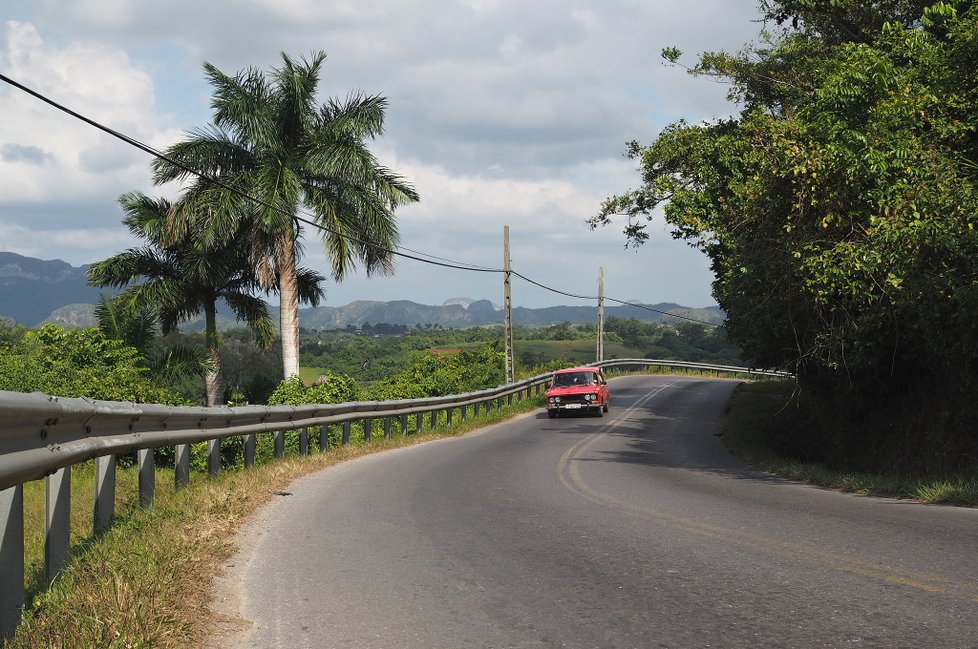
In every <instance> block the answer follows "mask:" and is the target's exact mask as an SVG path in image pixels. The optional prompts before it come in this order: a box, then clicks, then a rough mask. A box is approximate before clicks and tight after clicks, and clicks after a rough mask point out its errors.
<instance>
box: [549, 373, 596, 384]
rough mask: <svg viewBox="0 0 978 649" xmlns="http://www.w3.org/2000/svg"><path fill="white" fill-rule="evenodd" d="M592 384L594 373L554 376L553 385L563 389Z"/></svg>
mask: <svg viewBox="0 0 978 649" xmlns="http://www.w3.org/2000/svg"><path fill="white" fill-rule="evenodd" d="M589 383H594V372H564V373H563V374H554V385H555V386H557V387H565V386H568V385H587V384H589Z"/></svg>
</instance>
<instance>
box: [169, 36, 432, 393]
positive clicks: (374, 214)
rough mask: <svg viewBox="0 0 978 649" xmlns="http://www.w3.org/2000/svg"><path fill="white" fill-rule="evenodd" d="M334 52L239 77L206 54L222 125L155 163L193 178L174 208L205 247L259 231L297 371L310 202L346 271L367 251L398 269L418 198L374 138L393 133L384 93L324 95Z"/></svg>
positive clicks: (286, 365) (285, 355)
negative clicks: (322, 81)
mask: <svg viewBox="0 0 978 649" xmlns="http://www.w3.org/2000/svg"><path fill="white" fill-rule="evenodd" d="M325 58H326V55H325V54H323V53H321V52H320V53H316V54H314V55H313V56H312V57H311V58H310V59H308V60H307V59H305V58H303V59H301V60H299V61H295V60H293V59H292V58H290V57H288V56H286V55H285V54H284V53H283V54H282V66H281V67H280V68H273V69H271V71H270V72H269V74H268V75H266V74H264V73H263V72H261V71H260V70H257V69H254V68H249V69H246V70H245V71H243V72H241V73H239V74H238V75H236V76H234V77H230V76H228V75H226V74H224V73H223V72H221V71H220V70H218V69H217V68H216V67H214V66H213V65H211V64H209V63H205V64H204V69H205V72H206V75H207V78H208V80H209V81H210V83H211V85H212V86H213V87H214V95H213V98H212V107H213V109H214V117H213V127H210V128H201V129H196V130H194V131H192V132H191V133H190V137H189V138H188V139H187V140H186V141H184V142H180V143H178V144H176V145H174V146H172V147H170V148H169V149H168V150H167V157H166V158H165V159H159V160H157V161H156V162H155V163H154V164H155V179H156V181H157V182H158V183H165V182H168V181H171V180H176V179H184V180H186V179H188V178H189V179H192V180H194V183H193V184H192V185H191V187H190V188H189V189H188V190H187V192H186V193H185V194H184V200H183V201H182V202H181V207H180V208H179V209H176V210H174V211H173V213H172V215H171V216H172V224H173V225H174V226H175V227H177V228H182V227H184V228H189V230H190V231H198V232H200V233H201V237H200V239H199V241H200V243H201V244H202V246H204V247H205V248H209V247H213V246H218V247H220V246H224V245H226V243H227V241H228V239H229V238H230V237H231V236H233V235H234V234H235V233H238V232H247V233H248V234H249V243H250V245H249V246H248V248H247V249H248V250H249V255H250V258H251V262H252V267H253V268H254V269H255V271H256V273H257V276H258V278H259V279H260V281H261V282H262V285H263V286H264V287H265V288H266V289H270V288H272V287H273V286H275V287H277V288H278V291H279V297H280V303H281V309H280V314H281V316H280V317H281V327H280V329H281V335H282V363H283V369H284V375H285V377H286V378H288V377H290V376H292V375H297V374H298V372H299V298H300V295H299V291H298V286H297V277H296V265H297V261H298V259H299V257H300V256H301V246H300V239H301V234H302V227H301V226H302V223H303V221H304V219H303V220H300V218H299V217H300V216H301V214H300V209H304V210H306V211H308V213H310V214H311V215H312V217H311V218H312V219H313V220H314V221H315V224H316V226H317V228H318V231H317V234H318V235H319V236H320V237H321V238H322V240H323V243H324V245H325V251H326V255H327V257H328V259H329V261H330V263H331V265H332V275H333V278H334V279H335V280H337V281H340V280H342V279H343V278H344V277H345V276H346V275H347V274H348V273H350V272H351V271H352V270H353V269H354V268H355V266H356V264H357V263H358V262H362V263H363V265H364V267H365V269H366V271H367V272H368V273H373V272H378V271H380V272H393V268H394V264H393V261H394V260H393V255H392V251H393V249H394V247H395V246H396V245H397V242H398V232H397V225H396V222H395V219H394V210H395V208H397V207H398V206H400V205H403V204H405V203H408V202H411V201H416V200H418V196H417V194H416V193H415V191H414V189H413V188H412V187H411V186H410V185H409V184H408V183H407V182H405V181H404V180H403V179H402V178H400V177H399V176H397V175H396V174H394V173H393V172H391V171H390V170H389V169H386V168H385V167H383V166H382V165H381V164H379V163H378V161H377V160H376V159H375V158H374V156H373V154H371V152H370V151H369V149H368V148H367V146H366V142H367V140H370V139H373V138H375V137H377V136H379V135H381V134H382V132H383V123H384V110H385V108H386V100H385V99H384V98H383V97H381V96H364V95H361V94H350V95H349V96H348V97H347V99H346V100H338V99H330V100H328V101H327V102H325V103H324V104H322V105H321V106H317V105H316V93H317V88H318V85H319V73H320V67H321V65H322V63H323V61H324V60H325ZM188 168H190V169H193V170H195V171H197V172H199V173H201V174H204V176H205V177H204V178H200V177H197V176H194V175H193V174H191V173H190V172H188V171H187V169H188ZM211 179H214V180H216V181H218V182H212V181H211ZM184 208H185V209H184Z"/></svg>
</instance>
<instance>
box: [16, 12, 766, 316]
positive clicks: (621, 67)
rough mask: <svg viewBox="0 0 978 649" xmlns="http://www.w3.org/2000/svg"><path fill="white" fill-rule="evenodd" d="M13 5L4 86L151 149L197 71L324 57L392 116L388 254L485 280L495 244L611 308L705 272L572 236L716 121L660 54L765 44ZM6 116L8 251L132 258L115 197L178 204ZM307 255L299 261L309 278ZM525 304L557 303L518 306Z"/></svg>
mask: <svg viewBox="0 0 978 649" xmlns="http://www.w3.org/2000/svg"><path fill="white" fill-rule="evenodd" d="M11 1H12V3H13V4H12V5H11V6H10V8H9V10H8V11H9V13H8V15H9V16H13V17H15V18H16V20H11V21H9V22H8V23H6V25H5V26H4V27H3V29H2V30H0V69H3V70H4V72H5V74H8V75H10V76H12V77H14V78H15V79H17V80H19V81H22V82H24V83H25V84H27V85H29V86H31V87H33V88H35V89H37V90H38V91H40V92H42V93H44V94H46V95H49V96H51V97H52V98H54V99H56V100H58V101H61V102H63V103H65V104H66V105H68V106H70V107H71V108H73V109H76V110H78V111H80V112H82V113H85V114H86V115H89V116H90V117H92V118H94V119H97V120H99V121H101V122H104V123H106V124H107V125H110V126H112V127H113V128H116V129H118V130H120V131H123V132H125V133H127V134H129V135H132V136H134V137H136V138H138V139H140V140H142V141H145V142H147V143H149V144H151V145H152V146H154V147H156V148H159V149H163V148H166V147H167V146H169V145H170V144H172V143H174V142H175V141H177V140H178V139H180V138H181V137H182V131H184V130H185V129H188V128H190V127H194V126H198V125H202V124H204V123H205V122H206V120H207V119H208V117H209V113H208V108H207V105H208V97H209V92H210V89H209V88H208V87H207V85H206V83H205V82H204V80H203V74H202V71H201V62H202V61H203V60H208V61H210V62H212V63H214V64H215V65H217V66H218V67H220V68H221V69H222V70H224V71H225V72H228V73H235V72H237V71H239V70H242V69H244V68H245V67H248V66H256V67H259V68H262V69H268V68H269V67H270V66H274V65H278V64H279V63H280V58H279V53H280V52H281V51H282V50H285V51H286V52H287V53H289V54H290V55H293V56H301V55H304V54H309V53H310V52H313V51H317V50H325V51H326V52H327V54H328V58H327V61H326V63H325V64H324V67H323V74H322V83H321V90H322V93H323V95H324V96H327V95H329V96H337V95H338V96H344V95H346V94H347V93H348V92H349V91H352V90H363V91H364V92H367V93H380V94H383V95H384V96H386V97H387V98H388V99H389V109H388V114H387V127H388V128H387V133H386V135H385V136H384V137H383V138H381V139H380V140H378V141H377V142H376V143H374V146H373V148H374V149H375V150H376V151H378V154H379V156H380V157H381V159H382V160H383V161H384V162H385V163H386V164H388V165H389V166H390V167H391V168H392V169H394V170H395V171H397V172H398V173H400V174H402V175H403V176H404V177H406V178H407V179H408V180H409V181H411V182H412V183H413V184H414V185H415V186H416V187H417V189H418V190H419V192H420V193H421V197H422V202H421V203H420V204H418V205H412V206H409V207H407V208H404V209H403V210H401V211H400V212H399V222H400V228H401V232H402V241H403V243H404V245H406V246H408V247H411V248H413V249H416V250H421V251H426V252H430V253H432V254H439V255H441V256H444V257H448V258H453V259H458V260H462V261H466V262H469V263H474V264H481V265H486V266H492V267H498V266H499V265H501V237H502V227H503V225H510V226H511V229H512V237H513V257H514V264H517V265H518V266H519V267H520V268H522V269H523V270H524V271H526V272H527V273H528V274H530V275H532V276H534V277H539V279H540V280H541V281H543V282H544V283H547V284H550V285H553V286H557V287H562V286H564V283H565V282H566V283H567V284H569V285H571V286H573V287H581V286H584V287H589V286H590V287H593V286H594V284H595V281H596V280H595V277H596V272H597V270H596V269H597V266H599V265H604V266H605V267H606V274H607V277H608V286H609V294H610V293H612V292H614V293H616V294H618V296H619V297H622V296H627V297H628V298H633V297H638V298H643V299H649V300H651V301H659V300H660V299H661V300H669V301H677V302H683V301H687V302H690V303H693V304H695V305H703V304H705V303H707V302H708V301H709V282H710V276H709V273H708V271H707V268H706V266H707V262H706V260H705V258H703V257H702V256H701V255H699V254H698V253H696V252H694V251H691V250H689V249H688V248H687V246H685V244H683V243H682V242H676V241H672V240H671V238H670V236H669V234H668V231H667V230H666V229H665V227H664V226H663V224H662V223H661V221H656V222H655V223H654V224H653V225H652V229H651V231H652V234H653V238H652V241H651V242H650V243H649V244H647V245H646V247H645V248H644V249H643V250H641V251H639V252H637V253H635V252H625V251H623V249H622V248H623V244H624V240H623V239H622V237H621V234H620V232H619V231H618V229H617V228H615V227H609V228H605V229H602V230H598V231H596V232H590V231H589V230H588V228H587V226H586V225H585V223H584V221H585V219H587V218H588V217H589V216H591V215H592V214H593V213H594V212H595V211H596V210H597V209H598V205H599V203H600V201H601V200H602V199H603V198H605V197H606V196H608V195H609V194H614V193H617V192H620V191H623V190H625V189H627V188H629V187H632V186H634V185H635V184H637V183H638V182H639V177H638V174H637V173H636V172H635V170H634V165H633V163H632V162H630V161H627V160H624V159H623V158H622V157H621V153H622V151H623V149H624V145H625V142H627V141H628V140H631V139H639V140H649V139H651V138H652V137H653V136H654V135H655V133H656V132H657V131H658V130H659V129H661V128H662V127H663V126H664V125H665V124H667V123H669V122H671V121H674V120H676V119H678V118H679V117H686V118H688V119H690V121H693V122H696V121H700V120H701V119H705V118H709V117H712V116H717V115H723V114H726V113H728V112H729V111H730V107H729V106H727V105H726V103H725V100H724V93H725V88H724V87H723V86H719V85H717V84H713V83H710V82H709V81H706V80H697V79H691V78H689V77H688V76H687V75H686V74H685V73H684V72H683V71H682V70H680V69H676V68H670V67H667V66H664V65H663V64H662V62H661V58H660V56H659V52H660V50H661V49H662V48H663V47H665V46H670V45H675V46H677V47H679V48H681V49H683V50H684V51H686V52H687V53H689V54H691V55H692V54H695V53H696V52H698V51H702V50H715V49H728V50H729V49H737V48H739V47H740V45H742V44H743V43H744V42H746V41H747V40H749V39H751V38H752V37H753V36H754V35H755V33H756V32H757V30H758V27H759V26H758V25H755V24H752V23H751V22H750V19H751V18H752V17H753V13H754V12H752V11H751V10H750V5H749V4H748V3H739V2H738V3H735V2H729V1H727V0H699V1H698V2H694V3H690V2H688V1H683V2H680V1H679V0H658V1H657V2H654V3H652V2H647V1H646V0H607V1H605V2H601V3H585V2H570V3H569V2H567V1H566V0H539V1H536V2H532V3H529V2H523V1H522V0H455V1H445V0H415V1H413V2H409V3H406V2H402V1H400V0H358V1H354V0H244V1H241V2H235V3H233V4H232V3H230V2H227V1H226V0H215V1H213V2H207V3H201V2H198V1H197V0H193V1H191V0H169V1H168V2H160V3H151V2H142V1H137V0H30V1H28V0H11ZM188 16H193V19H192V20H188V18H187V17H188ZM0 114H2V115H3V116H4V119H3V120H2V121H0V236H2V241H3V242H4V243H3V244H2V247H4V248H6V249H10V250H13V251H15V252H21V253H22V254H33V255H34V256H39V257H44V258H58V257H60V258H64V259H65V260H66V261H70V262H71V263H76V264H78V263H85V262H90V261H95V260H96V259H101V258H104V257H105V256H107V255H109V254H112V253H114V252H118V251H119V250H121V249H122V248H124V247H126V246H128V245H131V244H130V242H129V241H128V233H127V232H126V230H125V229H124V228H123V227H122V226H121V224H119V218H120V216H121V214H120V213H119V210H118V207H117V206H116V204H115V199H116V197H117V196H118V195H119V194H121V193H123V192H127V191H132V190H136V189H139V190H143V191H147V192H150V193H156V194H166V195H171V196H172V193H173V190H174V188H172V187H168V188H153V187H152V186H151V185H150V173H149V157H148V156H146V155H145V154H143V153H140V152H138V151H136V150H134V149H132V148H130V147H127V146H126V145H123V144H121V143H119V142H117V141H115V140H113V139H112V138H111V137H109V136H108V135H106V134H103V133H100V132H99V131H96V130H94V129H93V128H91V127H89V126H86V125H83V124H81V123H80V122H78V121H77V120H74V119H73V118H70V117H68V116H66V115H64V114H61V113H59V112H57V111H55V110H54V109H53V108H51V107H49V106H46V105H44V104H42V103H40V102H39V101H38V100H37V99H34V98H31V97H29V96H27V95H25V94H23V93H21V92H19V91H16V90H14V89H12V88H9V87H5V86H0ZM309 236H311V235H310V233H307V241H306V260H305V261H306V263H307V264H309V265H318V266H320V267H324V266H325V264H324V263H323V261H322V259H321V254H320V251H319V247H318V245H317V244H316V242H315V240H314V239H310V238H308V237H309ZM29 251H33V252H29ZM85 254H90V255H91V257H90V258H87V259H86V258H84V256H85ZM571 258H573V259H575V260H576V262H577V263H574V264H565V263H564V262H565V260H567V259H571ZM496 284H497V282H496V278H495V277H492V276H480V275H478V274H470V273H464V272H450V271H445V270H442V269H436V268H433V267H429V266H424V265H421V264H418V263H417V262H411V261H408V260H402V262H401V263H400V264H399V272H398V275H397V276H396V277H395V278H382V279H370V280H365V279H363V278H360V277H354V278H352V279H351V280H349V281H348V282H346V283H345V284H344V285H343V286H339V287H329V288H328V292H329V303H331V304H338V303H345V302H346V301H350V300H351V299H357V298H373V299H394V298H398V297H400V298H408V299H416V300H419V301H429V302H440V301H443V300H444V299H447V298H449V297H455V296H458V295H466V296H468V297H473V298H482V297H488V298H490V299H495V300H497V301H498V299H499V295H501V288H498V290H497V286H496ZM612 287H614V288H612ZM518 290H520V289H518ZM524 290H525V292H523V291H524ZM520 294H521V295H523V296H526V299H528V300H529V299H532V300H534V301H537V302H540V303H545V304H556V303H561V302H562V301H565V300H564V298H561V297H558V296H552V295H549V294H544V293H542V292H541V291H540V290H539V289H533V288H531V287H528V286H527V287H524V289H522V290H520ZM683 295H687V296H689V299H688V300H684V299H683V298H682V296H683ZM530 296H532V297H530Z"/></svg>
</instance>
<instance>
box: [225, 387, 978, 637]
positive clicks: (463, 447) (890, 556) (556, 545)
mask: <svg viewBox="0 0 978 649" xmlns="http://www.w3.org/2000/svg"><path fill="white" fill-rule="evenodd" d="M735 386H736V383H735V382H732V381H721V380H700V379H686V378H677V377H623V378H617V379H614V380H613V381H612V382H611V389H612V402H611V412H610V413H609V414H607V415H605V416H604V417H603V418H601V417H560V418H558V419H555V420H550V419H547V416H546V413H545V411H543V410H540V411H538V412H534V413H532V414H530V415H527V416H522V417H519V418H517V419H515V420H513V421H511V422H508V423H505V424H501V425H497V426H494V427H491V428H488V429H485V430H483V431H480V432H478V433H474V434H471V435H468V436H465V437H462V438H457V439H447V440H443V441H437V442H433V443H430V444H424V445H421V446H417V447H412V448H408V449H402V450H398V451H393V452H388V453H381V454H377V455H373V456H369V457H366V458H363V459H360V460H357V461H353V462H349V463H346V464H343V465H340V466H337V467H335V468H332V469H328V470H326V471H323V472H321V473H319V474H317V475H314V476H309V477H307V478H304V479H302V480H300V481H298V482H296V483H295V484H293V485H292V486H291V487H290V489H289V491H290V492H291V494H292V495H290V496H285V497H282V498H278V499H276V500H275V502H274V503H273V504H272V505H271V506H270V507H268V508H267V509H266V510H264V511H263V512H262V514H261V516H260V517H259V520H258V521H257V522H256V523H255V524H254V525H253V526H252V527H251V528H250V530H249V531H248V532H246V533H245V534H244V535H243V537H242V538H243V539H247V542H246V545H245V547H244V549H243V551H242V553H241V555H239V557H237V558H236V560H235V562H234V563H235V564H236V565H237V566H238V568H237V569H236V572H234V573H233V574H234V576H235V579H237V580H239V581H238V585H239V586H240V590H239V592H240V593H241V597H240V600H239V601H237V602H236V603H234V604H235V605H236V611H237V612H238V613H239V615H241V617H243V618H245V619H247V620H249V621H250V630H248V631H247V632H246V633H244V634H242V635H240V636H238V637H237V638H232V639H231V640H233V644H234V646H236V647H261V648H276V647H281V648H289V649H293V648H300V647H315V648H317V649H319V648H332V647H357V648H387V647H390V648H395V647H396V648H398V649H413V648H417V649H422V648H423V649H432V648H444V649H456V648H465V647H479V648H490V647H492V648H503V647H615V648H618V647H636V648H643V649H644V648H648V647H978V543H976V542H978V511H976V510H971V509H963V508H952V507H939V506H928V505H921V504H915V503H908V502H898V501H891V500H884V499H877V498H867V497H859V496H853V495H846V494H839V493H835V492H831V491H828V490H823V489H817V488H813V487H808V486H803V485H798V484H794V483H791V482H788V481H784V480H780V479H777V478H774V477H771V476H768V475H765V474H762V473H759V472H756V471H754V470H751V469H749V468H748V467H745V466H744V465H742V464H741V463H739V462H738V461H736V460H735V459H733V458H732V457H731V456H730V455H729V454H728V453H727V452H726V451H725V449H724V447H723V445H722V442H721V440H720V439H719V438H718V437H717V436H716V433H717V431H718V424H719V422H720V420H721V418H722V415H723V412H724V409H725V407H726V403H727V401H728V398H729V396H730V394H731V392H732V391H733V390H734V388H735Z"/></svg>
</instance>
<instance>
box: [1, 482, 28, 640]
mask: <svg viewBox="0 0 978 649" xmlns="http://www.w3.org/2000/svg"><path fill="white" fill-rule="evenodd" d="M0 525H2V526H3V529H2V532H0V533H2V534H3V538H2V541H0V638H12V637H13V636H14V632H15V631H16V629H17V625H18V624H20V619H21V615H22V612H23V609H24V486H23V485H17V486H15V487H10V488H9V489H4V490H3V491H0Z"/></svg>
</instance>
